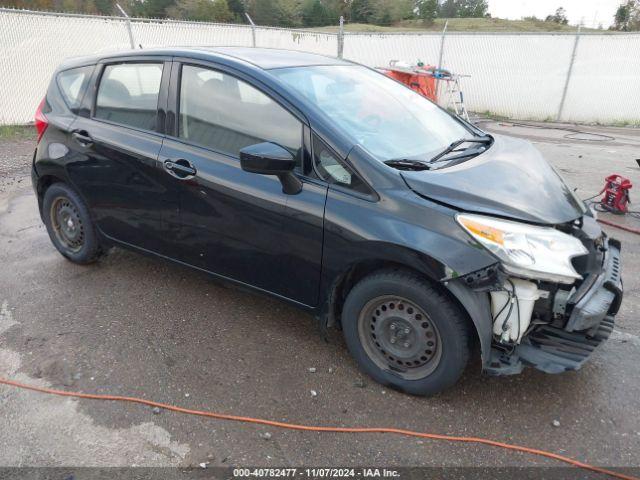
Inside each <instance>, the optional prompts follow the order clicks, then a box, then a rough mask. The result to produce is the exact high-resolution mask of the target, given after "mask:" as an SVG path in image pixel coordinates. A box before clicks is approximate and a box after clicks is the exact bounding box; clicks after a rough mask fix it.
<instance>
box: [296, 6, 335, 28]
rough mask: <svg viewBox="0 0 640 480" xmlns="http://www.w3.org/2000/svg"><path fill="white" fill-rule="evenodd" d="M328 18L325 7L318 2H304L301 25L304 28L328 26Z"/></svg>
mask: <svg viewBox="0 0 640 480" xmlns="http://www.w3.org/2000/svg"><path fill="white" fill-rule="evenodd" d="M329 23H330V18H329V12H328V10H327V7H325V6H324V5H323V4H322V2H321V1H320V0H305V1H304V4H303V5H302V24H303V25H304V26H305V27H320V26H323V25H329Z"/></svg>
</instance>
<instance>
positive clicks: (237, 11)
mask: <svg viewBox="0 0 640 480" xmlns="http://www.w3.org/2000/svg"><path fill="white" fill-rule="evenodd" d="M227 5H228V6H229V10H230V11H231V14H232V15H233V19H234V21H235V22H238V23H245V22H246V21H247V18H246V17H245V15H244V14H245V12H246V11H247V9H246V8H245V5H244V2H243V1H242V0H227Z"/></svg>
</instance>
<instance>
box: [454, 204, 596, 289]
mask: <svg viewBox="0 0 640 480" xmlns="http://www.w3.org/2000/svg"><path fill="white" fill-rule="evenodd" d="M456 219H457V221H458V223H459V224H460V225H461V226H462V228H464V229H465V230H466V231H467V232H468V233H469V234H470V235H471V236H472V237H473V238H475V239H476V240H477V241H478V242H480V244H481V245H483V246H484V247H485V248H486V249H487V250H489V251H490V252H491V253H493V254H494V255H495V256H496V257H498V259H500V260H501V261H502V263H503V267H504V269H505V270H506V271H507V272H508V273H511V274H514V275H518V276H521V277H527V278H534V279H538V280H548V281H551V282H559V283H569V284H571V283H573V282H574V281H575V280H576V279H579V278H582V277H581V276H580V274H579V273H578V272H576V271H575V269H574V268H573V265H572V264H571V259H572V258H573V257H577V256H579V255H586V254H587V253H589V251H588V250H587V249H586V248H585V247H584V245H582V243H581V242H580V240H578V239H577V238H575V237H572V236H571V235H567V234H566V233H562V232H560V231H558V230H556V229H555V228H550V227H535V226H532V225H527V224H524V223H518V222H510V221H508V220H500V219H497V218H492V217H485V216H482V215H471V214H461V215H458V216H457V217H456Z"/></svg>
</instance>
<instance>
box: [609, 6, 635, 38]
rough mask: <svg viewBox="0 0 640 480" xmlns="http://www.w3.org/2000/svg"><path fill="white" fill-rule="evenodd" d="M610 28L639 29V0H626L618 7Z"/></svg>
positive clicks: (625, 30)
mask: <svg viewBox="0 0 640 480" xmlns="http://www.w3.org/2000/svg"><path fill="white" fill-rule="evenodd" d="M611 30H620V31H623V32H629V31H637V30H640V0H627V1H626V2H625V3H622V4H621V5H620V6H619V7H618V9H617V10H616V13H615V15H614V17H613V25H612V26H611Z"/></svg>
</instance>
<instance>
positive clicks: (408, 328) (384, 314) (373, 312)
mask: <svg viewBox="0 0 640 480" xmlns="http://www.w3.org/2000/svg"><path fill="white" fill-rule="evenodd" d="M358 336H359V337H360V343H361V344H362V346H363V348H364V350H365V352H366V353H367V355H368V356H369V358H370V359H371V360H372V361H373V362H374V363H375V364H376V366H378V367H379V368H381V369H382V370H390V371H392V372H393V373H395V374H396V375H399V376H401V377H402V378H404V379H406V380H418V379H421V378H424V377H426V376H427V375H430V374H431V373H433V371H434V370H435V369H436V368H437V366H438V365H439V364H440V358H441V356H442V341H441V339H440V333H439V331H438V328H437V327H436V325H434V324H433V322H432V321H431V318H430V317H429V316H428V315H427V314H426V313H425V311H424V310H423V309H422V308H420V307H418V306H417V305H416V304H415V303H414V302H411V301H410V300H408V299H406V298H403V297H399V296H396V295H384V296H380V297H376V298H374V299H372V300H370V301H369V302H367V304H366V305H365V306H364V308H363V309H362V310H361V312H360V315H359V317H358Z"/></svg>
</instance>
